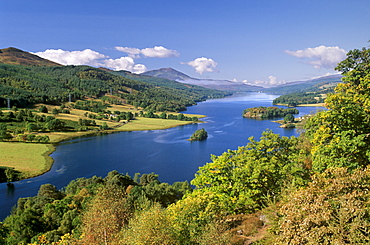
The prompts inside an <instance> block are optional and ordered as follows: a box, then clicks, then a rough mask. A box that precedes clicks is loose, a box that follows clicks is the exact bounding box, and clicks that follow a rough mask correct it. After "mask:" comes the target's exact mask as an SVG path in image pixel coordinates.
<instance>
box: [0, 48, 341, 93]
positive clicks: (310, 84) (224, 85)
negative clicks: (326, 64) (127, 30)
mask: <svg viewBox="0 0 370 245" xmlns="http://www.w3.org/2000/svg"><path fill="white" fill-rule="evenodd" d="M0 63H4V64H12V65H24V66H62V65H61V64H58V63H55V62H53V61H50V60H47V59H44V58H41V57H39V56H37V55H34V54H31V53H29V52H25V51H22V50H20V49H17V48H13V47H10V48H4V49H0ZM100 69H101V70H104V71H109V72H113V71H111V70H109V69H107V68H100ZM116 73H118V74H119V75H122V76H125V77H128V78H130V79H134V80H141V81H144V80H145V81H146V82H149V83H152V84H156V85H158V84H162V85H164V84H165V86H168V82H170V81H176V82H179V83H182V84H189V85H197V86H201V87H205V88H209V89H216V90H221V91H227V92H257V91H258V92H260V91H262V92H267V93H275V94H288V93H295V92H303V91H305V92H306V91H309V90H310V89H311V88H312V89H313V90H315V91H317V87H320V86H326V87H328V86H329V87H334V86H336V84H337V83H340V82H341V77H342V76H341V75H331V76H325V77H320V78H316V79H311V80H306V81H296V82H290V83H287V84H283V85H279V86H276V87H271V88H264V87H261V86H254V85H249V84H245V83H242V82H232V81H228V80H216V79H198V78H193V77H190V76H188V75H186V74H184V73H182V72H179V71H177V70H175V69H173V68H161V69H158V70H152V71H147V72H144V73H142V74H134V73H131V72H128V71H118V72H116ZM148 77H152V78H153V79H148ZM154 78H156V79H154ZM161 79H165V80H161ZM166 80H170V81H166ZM171 86H173V85H171Z"/></svg>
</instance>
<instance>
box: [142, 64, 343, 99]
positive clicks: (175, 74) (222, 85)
mask: <svg viewBox="0 0 370 245" xmlns="http://www.w3.org/2000/svg"><path fill="white" fill-rule="evenodd" d="M141 75H146V76H152V77H160V78H166V79H170V80H175V81H178V82H181V83H187V84H192V85H198V86H202V87H206V88H212V89H218V90H223V91H230V92H256V91H258V92H260V91H261V92H267V93H275V94H288V93H295V92H303V91H307V90H310V88H311V87H315V88H314V90H315V91H317V89H316V88H317V87H319V86H324V85H325V86H326V87H328V86H329V87H335V86H336V84H338V83H340V82H341V78H342V75H331V76H324V77H320V78H316V79H310V80H306V81H296V82H290V83H286V84H283V85H279V86H276V87H271V88H264V87H261V86H253V85H248V84H245V83H241V82H232V81H228V80H215V79H197V78H193V77H190V76H188V75H186V74H184V73H182V72H179V71H177V70H175V69H172V68H161V69H158V70H152V71H147V72H144V73H142V74H141Z"/></svg>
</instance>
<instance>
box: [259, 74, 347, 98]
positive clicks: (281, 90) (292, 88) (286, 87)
mask: <svg viewBox="0 0 370 245" xmlns="http://www.w3.org/2000/svg"><path fill="white" fill-rule="evenodd" d="M341 79H342V75H330V76H324V77H319V78H315V79H311V80H306V81H296V82H291V83H287V84H283V85H279V86H276V87H271V88H265V89H263V90H262V91H263V92H266V93H274V94H289V93H297V92H318V91H319V90H321V88H322V87H325V88H326V89H327V88H330V87H332V88H334V87H335V86H336V85H337V84H338V83H340V82H342V80H341Z"/></svg>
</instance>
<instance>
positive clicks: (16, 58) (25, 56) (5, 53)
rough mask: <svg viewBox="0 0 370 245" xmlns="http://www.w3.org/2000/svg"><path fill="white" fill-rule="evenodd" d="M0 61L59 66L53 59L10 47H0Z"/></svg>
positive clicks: (26, 64)
mask: <svg viewBox="0 0 370 245" xmlns="http://www.w3.org/2000/svg"><path fill="white" fill-rule="evenodd" d="M0 63H3V64H10V65H24V66H61V65H60V64H58V63H55V62H53V61H50V60H47V59H43V58H41V57H39V56H37V55H34V54H31V53H28V52H25V51H22V50H20V49H17V48H12V47H10V48H5V49H0Z"/></svg>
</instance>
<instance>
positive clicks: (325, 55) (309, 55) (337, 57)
mask: <svg viewBox="0 0 370 245" xmlns="http://www.w3.org/2000/svg"><path fill="white" fill-rule="evenodd" d="M285 53H287V54H289V55H292V56H295V57H298V58H303V59H305V58H306V59H309V61H307V63H308V64H310V65H313V66H314V67H315V68H326V69H332V68H334V67H336V66H337V64H338V63H339V62H341V61H342V60H344V59H345V58H346V53H347V52H346V51H345V50H344V49H341V48H339V47H338V46H335V47H326V46H324V45H321V46H318V47H316V48H306V49H304V50H297V51H289V50H286V51H285Z"/></svg>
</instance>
